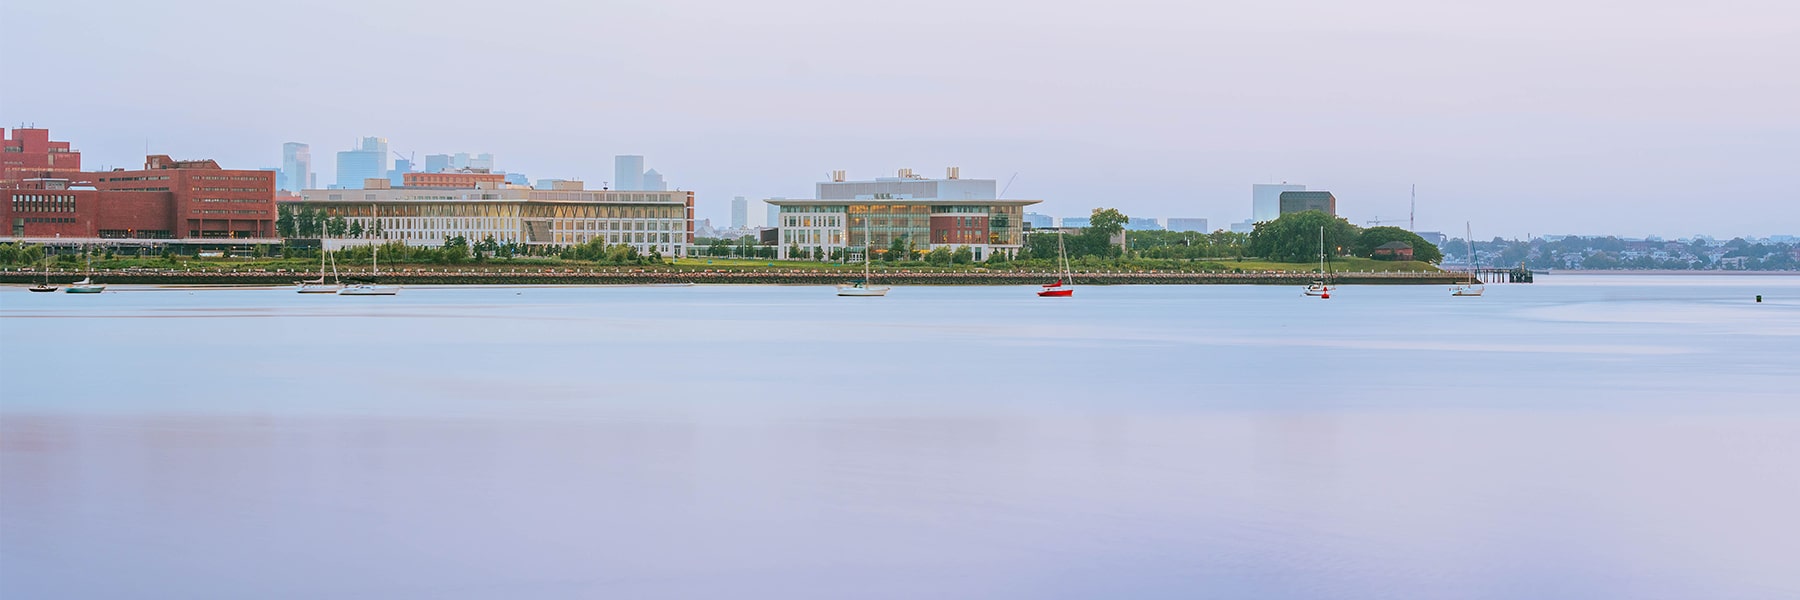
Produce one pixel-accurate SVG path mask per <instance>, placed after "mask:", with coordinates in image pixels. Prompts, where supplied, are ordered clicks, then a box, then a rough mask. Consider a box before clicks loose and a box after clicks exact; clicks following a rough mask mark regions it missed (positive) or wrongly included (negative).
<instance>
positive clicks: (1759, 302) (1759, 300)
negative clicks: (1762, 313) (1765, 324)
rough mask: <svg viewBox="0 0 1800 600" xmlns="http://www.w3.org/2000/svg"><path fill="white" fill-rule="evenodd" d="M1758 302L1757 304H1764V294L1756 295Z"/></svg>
mask: <svg viewBox="0 0 1800 600" xmlns="http://www.w3.org/2000/svg"><path fill="white" fill-rule="evenodd" d="M1756 303H1757V304H1762V294H1757V295H1756Z"/></svg>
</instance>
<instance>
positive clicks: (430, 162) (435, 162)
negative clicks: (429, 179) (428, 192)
mask: <svg viewBox="0 0 1800 600" xmlns="http://www.w3.org/2000/svg"><path fill="white" fill-rule="evenodd" d="M448 170H450V155H448V154H427V155H425V172H426V173H442V172H444V171H448Z"/></svg>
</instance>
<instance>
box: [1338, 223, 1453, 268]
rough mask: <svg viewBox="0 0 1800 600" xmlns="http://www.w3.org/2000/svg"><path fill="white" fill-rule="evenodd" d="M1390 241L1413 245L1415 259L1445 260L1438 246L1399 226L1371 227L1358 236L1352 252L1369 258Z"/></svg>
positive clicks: (1430, 261) (1428, 260)
mask: <svg viewBox="0 0 1800 600" xmlns="http://www.w3.org/2000/svg"><path fill="white" fill-rule="evenodd" d="M1388 242H1406V243H1407V244H1411V245H1412V251H1413V260H1420V261H1425V262H1428V263H1438V262H1442V261H1443V260H1444V253H1443V252H1441V251H1439V250H1438V247H1437V246H1434V245H1432V243H1431V242H1427V241H1425V238H1422V237H1419V234H1416V233H1413V232H1411V231H1407V230H1405V229H1401V228H1399V227H1370V228H1368V229H1364V230H1363V232H1362V234H1360V235H1358V236H1356V243H1355V244H1354V246H1353V247H1354V249H1353V250H1352V251H1351V254H1354V255H1356V256H1361V257H1364V258H1368V257H1370V256H1372V255H1374V253H1375V249H1376V248H1378V247H1380V246H1381V245H1382V244H1386V243H1388Z"/></svg>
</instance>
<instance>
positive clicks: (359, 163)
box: [337, 137, 388, 190]
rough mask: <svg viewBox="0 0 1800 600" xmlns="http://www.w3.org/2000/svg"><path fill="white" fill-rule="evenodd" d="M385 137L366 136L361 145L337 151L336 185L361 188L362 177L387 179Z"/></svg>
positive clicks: (346, 187) (386, 145) (386, 144)
mask: <svg viewBox="0 0 1800 600" xmlns="http://www.w3.org/2000/svg"><path fill="white" fill-rule="evenodd" d="M387 155H388V142H387V138H379V137H366V138H363V139H362V147H361V148H359V149H356V150H345V151H343V152H339V153H337V185H338V187H340V188H344V189H353V190H354V189H362V187H363V180H364V179H387V176H388V166H387V164H388V163H387Z"/></svg>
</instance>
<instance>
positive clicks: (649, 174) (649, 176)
mask: <svg viewBox="0 0 1800 600" xmlns="http://www.w3.org/2000/svg"><path fill="white" fill-rule="evenodd" d="M668 189H669V184H668V183H667V182H665V181H663V176H662V173H658V172H656V169H651V170H648V171H644V191H647V192H663V191H668Z"/></svg>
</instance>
